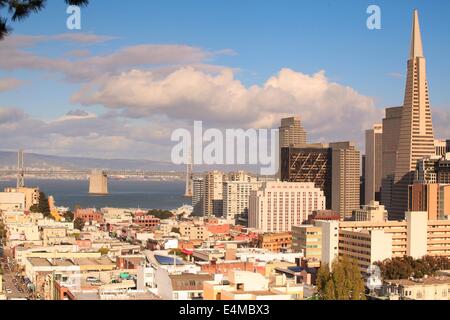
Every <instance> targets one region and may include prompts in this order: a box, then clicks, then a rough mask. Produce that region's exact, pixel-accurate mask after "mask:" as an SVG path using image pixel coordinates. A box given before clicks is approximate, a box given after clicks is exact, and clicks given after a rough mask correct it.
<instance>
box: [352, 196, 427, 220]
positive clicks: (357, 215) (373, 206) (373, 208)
mask: <svg viewBox="0 0 450 320" xmlns="http://www.w3.org/2000/svg"><path fill="white" fill-rule="evenodd" d="M416 211H421V210H416ZM387 218H388V211H387V210H386V209H385V207H384V206H383V205H380V203H379V202H378V201H371V202H370V203H369V204H368V205H366V206H362V208H361V209H358V210H355V211H353V219H352V220H353V221H372V222H382V221H385V220H387Z"/></svg>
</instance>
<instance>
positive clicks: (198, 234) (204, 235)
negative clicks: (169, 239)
mask: <svg viewBox="0 0 450 320" xmlns="http://www.w3.org/2000/svg"><path fill="white" fill-rule="evenodd" d="M178 227H179V229H180V234H181V236H182V237H183V238H188V239H189V240H207V239H208V238H209V235H210V233H209V231H208V229H207V228H206V227H205V226H204V225H199V224H193V223H190V222H185V223H180V224H179V226H178Z"/></svg>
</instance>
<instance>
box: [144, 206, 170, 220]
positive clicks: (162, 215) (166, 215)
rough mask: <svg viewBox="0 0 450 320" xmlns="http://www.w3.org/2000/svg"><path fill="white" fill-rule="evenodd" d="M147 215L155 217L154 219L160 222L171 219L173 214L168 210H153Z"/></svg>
mask: <svg viewBox="0 0 450 320" xmlns="http://www.w3.org/2000/svg"><path fill="white" fill-rule="evenodd" d="M147 214H148V215H152V216H155V217H156V218H158V219H161V220H165V219H170V218H172V217H173V213H172V212H170V211H168V210H158V209H154V210H150V211H149V212H148V213H147Z"/></svg>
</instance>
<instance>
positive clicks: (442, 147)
mask: <svg viewBox="0 0 450 320" xmlns="http://www.w3.org/2000/svg"><path fill="white" fill-rule="evenodd" d="M434 148H435V156H438V157H445V154H446V153H447V141H445V140H439V139H436V140H434Z"/></svg>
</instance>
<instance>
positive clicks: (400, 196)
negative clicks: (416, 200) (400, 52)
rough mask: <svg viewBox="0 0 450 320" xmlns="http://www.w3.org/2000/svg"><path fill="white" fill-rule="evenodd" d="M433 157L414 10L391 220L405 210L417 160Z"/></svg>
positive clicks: (420, 50)
mask: <svg viewBox="0 0 450 320" xmlns="http://www.w3.org/2000/svg"><path fill="white" fill-rule="evenodd" d="M434 154H435V146H434V133H433V124H432V119H431V108H430V100H429V94H428V82H427V78H426V60H425V57H424V54H423V46H422V38H421V33H420V26H419V15H418V12H417V10H415V11H414V16H413V30H412V40H411V53H410V57H409V60H408V75H407V80H406V92H405V101H404V104H403V108H402V119H401V124H400V136H399V142H398V156H397V162H396V167H395V180H394V188H393V191H392V208H391V211H390V212H389V213H390V215H391V217H392V218H403V217H404V215H405V211H407V208H408V186H409V185H410V184H411V183H412V182H413V178H414V171H415V168H416V164H417V161H418V160H420V159H422V158H425V157H428V156H432V155H434Z"/></svg>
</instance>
